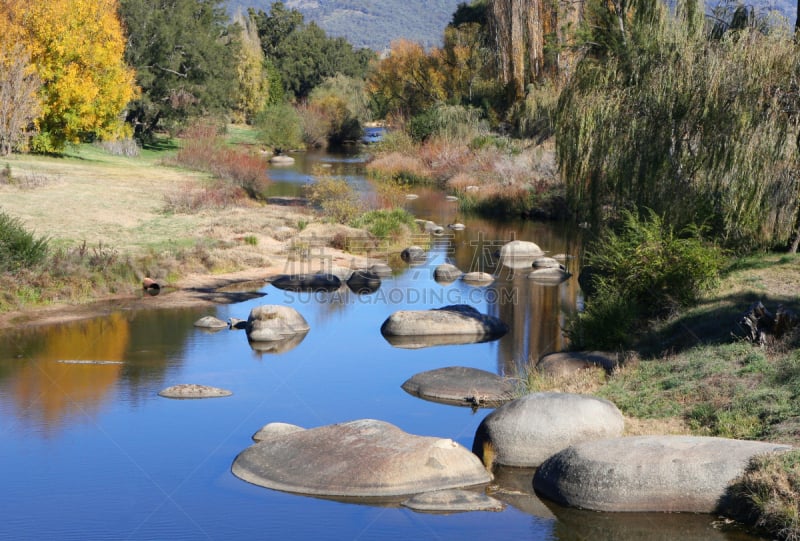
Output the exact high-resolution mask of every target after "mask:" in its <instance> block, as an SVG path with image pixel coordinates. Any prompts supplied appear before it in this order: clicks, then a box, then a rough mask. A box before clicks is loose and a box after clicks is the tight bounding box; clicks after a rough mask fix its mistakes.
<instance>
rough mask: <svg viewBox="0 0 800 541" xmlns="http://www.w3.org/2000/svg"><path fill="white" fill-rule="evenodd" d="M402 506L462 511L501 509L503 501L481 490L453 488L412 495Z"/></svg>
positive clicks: (438, 510)
mask: <svg viewBox="0 0 800 541" xmlns="http://www.w3.org/2000/svg"><path fill="white" fill-rule="evenodd" d="M402 505H403V506H404V507H408V508H409V509H413V510H414V511H423V512H426V513H463V512H466V511H502V510H503V509H504V508H505V506H504V505H503V502H501V501H499V500H496V499H494V498H492V497H491V496H487V495H486V494H485V493H483V492H475V491H473V490H464V489H459V488H454V489H451V490H437V491H435V492H425V493H423V494H417V495H416V496H412V497H411V498H409V499H408V500H406V501H404V502H403V503H402Z"/></svg>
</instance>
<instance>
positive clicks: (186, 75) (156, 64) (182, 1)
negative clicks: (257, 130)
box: [120, 0, 240, 136]
mask: <svg viewBox="0 0 800 541" xmlns="http://www.w3.org/2000/svg"><path fill="white" fill-rule="evenodd" d="M120 13H121V16H122V19H123V21H124V22H125V25H126V27H127V29H128V44H127V47H126V48H125V58H126V59H127V61H128V63H129V64H130V65H131V66H133V67H134V68H135V69H136V75H137V83H138V84H139V86H140V87H141V89H142V94H141V97H140V98H139V99H138V100H136V101H135V102H134V103H133V104H132V105H131V107H130V108H129V110H128V120H129V121H130V122H131V123H132V124H133V125H134V127H135V129H136V131H137V133H138V134H139V135H140V136H147V135H149V134H152V133H153V132H154V131H155V130H157V129H159V128H167V129H173V128H178V127H180V126H181V125H183V124H184V123H185V122H186V121H187V120H188V119H189V118H190V117H194V116H199V115H210V114H218V113H224V112H227V111H230V110H231V109H233V108H234V106H235V104H236V102H237V96H238V93H237V89H238V79H237V77H236V65H237V62H236V57H237V54H238V52H239V50H240V45H239V41H238V40H239V38H238V34H239V32H238V30H237V29H238V27H237V26H236V25H234V24H233V23H231V22H230V21H229V19H228V16H227V14H226V13H225V10H224V7H223V6H222V2H221V0H120Z"/></svg>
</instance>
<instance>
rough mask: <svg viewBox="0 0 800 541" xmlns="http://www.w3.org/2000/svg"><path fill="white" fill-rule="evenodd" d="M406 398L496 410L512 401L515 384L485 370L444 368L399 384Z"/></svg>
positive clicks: (456, 367) (421, 373)
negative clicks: (405, 393)
mask: <svg viewBox="0 0 800 541" xmlns="http://www.w3.org/2000/svg"><path fill="white" fill-rule="evenodd" d="M402 388H403V390H404V391H406V392H407V393H408V394H412V395H414V396H418V397H420V398H424V399H425V400H430V401H432V402H441V403H443V404H453V405H456V406H469V407H472V408H496V407H497V406H500V405H502V404H505V403H506V402H508V401H510V400H513V399H514V395H515V392H516V390H517V386H516V384H515V383H514V382H513V381H511V380H509V379H508V378H503V377H500V376H498V375H497V374H493V373H492V372H487V371H486V370H479V369H477V368H469V367H466V366H448V367H446V368H437V369H436V370H428V371H427V372H420V373H419V374H415V375H414V376H412V377H411V378H409V379H407V380H406V381H405V383H403V385H402Z"/></svg>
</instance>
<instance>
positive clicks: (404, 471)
mask: <svg viewBox="0 0 800 541" xmlns="http://www.w3.org/2000/svg"><path fill="white" fill-rule="evenodd" d="M232 471H233V474H234V475H236V476H237V477H239V478H240V479H243V480H245V481H248V482H250V483H253V484H256V485H260V486H264V487H267V488H272V489H276V490H284V491H287V492H296V493H301V494H310V495H317V496H329V497H337V496H338V497H343V498H352V497H365V498H387V499H391V498H393V497H398V496H405V495H411V494H418V493H421V492H429V491H433V490H443V489H450V488H460V487H467V486H473V485H480V484H483V483H488V482H489V481H490V480H491V475H490V474H489V473H488V472H487V471H486V469H485V468H484V467H483V465H482V464H481V463H480V461H479V460H478V459H477V457H476V456H475V455H473V454H472V453H470V452H469V451H468V450H467V449H465V448H464V447H462V446H461V445H459V444H458V443H456V442H454V441H453V440H450V439H443V438H434V437H425V436H415V435H412V434H408V433H406V432H403V431H402V430H400V429H399V428H397V427H396V426H394V425H391V424H389V423H386V422H383V421H377V420H374V419H362V420H358V421H351V422H348V423H341V424H335V425H327V426H322V427H318V428H312V429H308V430H300V431H295V432H290V433H284V434H283V435H282V436H280V437H270V438H267V439H266V440H264V441H262V442H259V443H256V444H255V445H253V446H251V447H248V448H247V449H245V450H244V451H242V452H241V453H240V454H239V456H237V457H236V459H235V460H234V462H233V467H232Z"/></svg>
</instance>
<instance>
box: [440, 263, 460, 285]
mask: <svg viewBox="0 0 800 541" xmlns="http://www.w3.org/2000/svg"><path fill="white" fill-rule="evenodd" d="M463 274H464V273H463V272H462V270H461V269H459V268H458V267H456V266H455V265H453V264H451V263H442V264H441V265H438V266H437V267H436V268H435V269H433V279H434V280H436V281H437V282H439V283H450V282H454V281H456V280H458V279H459V278H461V276H462V275H463Z"/></svg>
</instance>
